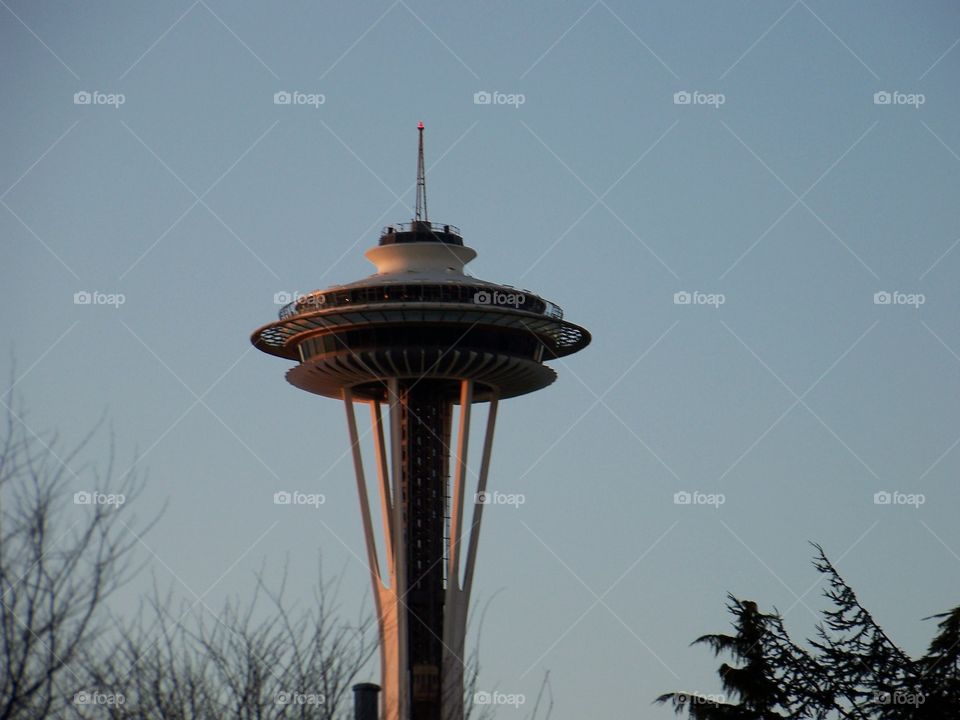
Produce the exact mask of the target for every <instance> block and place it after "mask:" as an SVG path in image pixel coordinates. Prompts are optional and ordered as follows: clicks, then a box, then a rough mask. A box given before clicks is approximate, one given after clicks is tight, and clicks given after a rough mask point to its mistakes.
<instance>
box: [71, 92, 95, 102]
mask: <svg viewBox="0 0 960 720" xmlns="http://www.w3.org/2000/svg"><path fill="white" fill-rule="evenodd" d="M91 102H93V95H91V94H90V93H88V92H87V91H86V90H81V91H80V92H75V93H74V94H73V104H74V105H89V104H90V103H91Z"/></svg>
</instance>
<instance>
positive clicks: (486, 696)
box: [473, 691, 492, 705]
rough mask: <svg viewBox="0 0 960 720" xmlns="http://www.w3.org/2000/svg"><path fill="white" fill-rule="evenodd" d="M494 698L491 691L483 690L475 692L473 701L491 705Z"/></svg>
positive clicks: (478, 703)
mask: <svg viewBox="0 0 960 720" xmlns="http://www.w3.org/2000/svg"><path fill="white" fill-rule="evenodd" d="M491 700H492V698H491V696H490V693H488V692H485V691H481V692H475V693H474V694H473V702H474V703H476V704H477V705H489V704H490V701H491Z"/></svg>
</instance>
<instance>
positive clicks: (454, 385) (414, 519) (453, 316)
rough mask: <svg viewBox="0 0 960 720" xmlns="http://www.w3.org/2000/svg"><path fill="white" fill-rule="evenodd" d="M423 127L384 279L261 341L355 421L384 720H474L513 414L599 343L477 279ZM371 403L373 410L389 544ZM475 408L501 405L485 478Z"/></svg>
mask: <svg viewBox="0 0 960 720" xmlns="http://www.w3.org/2000/svg"><path fill="white" fill-rule="evenodd" d="M418 130H419V146H418V153H417V194H416V210H415V214H414V217H413V219H412V221H411V222H409V223H403V224H397V225H390V226H387V227H386V228H384V230H383V233H382V234H381V235H380V242H379V244H378V245H377V246H376V247H373V248H371V249H369V250H367V252H366V253H365V256H366V258H367V259H368V260H369V261H370V262H372V263H373V264H374V265H375V266H376V273H375V274H374V275H371V276H369V277H367V278H364V279H362V280H358V281H356V282H352V283H347V284H345V285H336V286H333V287H329V288H326V289H324V290H317V291H314V292H311V293H308V294H305V295H302V296H299V297H297V298H296V299H295V300H294V301H293V302H291V303H290V304H288V305H286V306H285V307H283V308H282V309H281V310H280V317H279V319H278V320H276V321H274V322H272V323H270V324H268V325H264V326H263V327H261V328H260V329H259V330H257V331H256V332H254V333H253V336H252V342H253V344H254V346H256V347H257V348H258V349H259V350H262V351H263V352H266V353H269V354H271V355H276V356H277V357H281V358H284V359H286V360H291V361H293V362H295V363H296V365H294V366H293V367H292V368H291V369H290V370H288V371H287V374H286V378H287V381H288V382H289V383H291V384H292V385H294V386H296V387H298V388H300V389H302V390H306V391H308V392H312V393H316V394H317V395H323V396H325V397H329V398H334V399H337V400H340V401H342V402H343V405H344V407H345V409H346V417H347V430H348V432H349V438H350V444H351V447H352V453H353V464H354V470H355V475H356V483H357V491H358V494H359V499H360V517H361V521H362V525H363V534H364V538H365V542H366V552H367V565H368V567H369V571H370V579H371V582H372V584H373V590H374V600H375V606H376V612H377V620H378V628H379V633H380V672H381V686H382V690H383V695H382V699H381V708H380V717H381V718H383V720H462V718H463V716H464V702H465V698H464V657H465V656H464V649H465V635H466V627H467V608H468V606H469V604H470V594H471V591H472V589H473V579H474V570H475V567H476V561H477V547H478V544H479V539H480V522H481V520H482V518H483V510H484V505H485V502H484V501H485V498H487V479H488V475H489V470H490V457H491V449H492V444H493V435H494V427H495V424H496V418H497V408H498V406H499V403H500V401H501V400H505V399H507V398H512V397H516V396H518V395H524V394H526V393H529V392H533V391H535V390H540V389H542V388H545V387H546V386H547V385H549V384H550V383H552V382H553V381H554V380H555V379H556V373H555V372H554V371H553V370H552V369H551V368H549V367H548V366H547V365H545V364H544V363H545V362H546V361H549V360H554V359H556V358H562V357H565V356H567V355H570V354H572V353H575V352H577V351H578V350H582V349H583V348H584V347H586V346H587V344H589V342H590V333H588V332H587V330H585V329H584V328H582V327H580V326H578V325H574V324H573V323H570V322H567V321H565V320H564V319H563V311H562V310H561V309H560V307H558V306H557V305H555V304H553V303H552V302H549V301H547V300H545V299H543V298H541V297H539V296H537V295H535V294H533V293H531V292H529V291H526V290H518V289H516V288H513V287H510V286H508V285H502V284H498V283H492V282H487V281H484V280H479V279H477V278H475V277H472V276H470V275H467V274H466V272H465V271H464V266H465V265H466V264H467V263H468V262H470V261H471V260H472V259H473V258H475V257H476V255H477V253H476V251H474V250H473V249H471V248H470V247H467V246H466V245H464V244H463V237H462V235H461V233H460V230H459V229H458V228H456V227H454V226H453V225H445V224H442V223H435V222H431V221H430V219H429V217H428V215H427V194H426V178H425V172H424V153H423V123H420V124H419V126H418ZM358 403H360V404H361V405H362V404H366V405H368V409H369V413H370V429H369V431H368V433H369V435H370V436H371V437H372V440H373V442H372V445H373V448H374V452H373V453H372V454H373V463H372V464H373V465H374V466H375V467H376V476H377V488H378V494H379V505H380V522H381V523H382V538H383V542H382V547H381V548H378V544H377V542H376V536H375V534H374V519H373V514H372V512H371V501H370V493H369V492H368V487H367V478H366V470H365V464H364V453H363V452H361V440H362V439H365V437H366V435H367V434H368V433H367V432H365V433H364V436H363V438H362V437H361V435H360V432H359V431H358V428H357V418H356V407H357V404H358ZM475 403H488V404H489V408H488V412H487V413H486V424H485V430H484V433H483V446H482V447H481V448H480V452H479V469H478V470H477V471H476V472H473V471H471V470H468V465H467V451H468V444H469V438H470V423H471V415H472V408H473V405H474V404H475ZM454 424H456V432H455V433H454V432H453V425H454ZM368 459H369V458H368ZM368 464H370V463H368ZM451 474H452V478H451ZM468 474H472V475H474V476H475V478H476V484H475V485H474V491H473V492H469V491H468V487H467V486H468V483H469V482H470V478H468ZM468 504H469V505H471V506H472V513H471V518H470V522H469V524H467V522H466V520H465V509H466V507H467V505H468ZM381 552H382V557H383V564H382V567H383V570H382V571H381V560H380V558H381Z"/></svg>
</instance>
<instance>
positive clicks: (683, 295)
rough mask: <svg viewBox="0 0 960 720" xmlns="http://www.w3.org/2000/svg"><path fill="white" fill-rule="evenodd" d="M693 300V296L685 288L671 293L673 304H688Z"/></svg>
mask: <svg viewBox="0 0 960 720" xmlns="http://www.w3.org/2000/svg"><path fill="white" fill-rule="evenodd" d="M692 300H693V296H692V295H690V293H688V292H687V291H686V290H681V291H680V292H675V293H674V294H673V304H674V305H689V304H690V302H691V301H692Z"/></svg>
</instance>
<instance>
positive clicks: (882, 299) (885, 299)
mask: <svg viewBox="0 0 960 720" xmlns="http://www.w3.org/2000/svg"><path fill="white" fill-rule="evenodd" d="M892 299H893V296H892V295H891V294H890V293H889V292H887V291H886V290H881V291H880V292H875V293H874V294H873V304H874V305H889V304H890V301H891V300H892Z"/></svg>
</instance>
